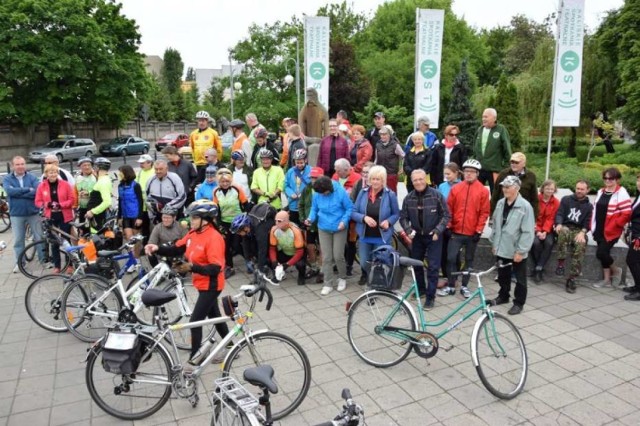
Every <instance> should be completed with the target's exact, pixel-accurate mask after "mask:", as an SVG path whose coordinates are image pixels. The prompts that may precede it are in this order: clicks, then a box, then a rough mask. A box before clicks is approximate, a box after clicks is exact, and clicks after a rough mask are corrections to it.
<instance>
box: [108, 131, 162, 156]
mask: <svg viewBox="0 0 640 426" xmlns="http://www.w3.org/2000/svg"><path fill="white" fill-rule="evenodd" d="M149 145H150V144H149V142H147V141H145V140H144V139H142V138H139V137H136V136H132V135H123V136H119V137H117V138H114V139H112V140H111V141H109V143H106V144H104V145H101V146H100V154H102V155H104V156H110V155H118V156H122V155H132V154H146V153H147V152H149Z"/></svg>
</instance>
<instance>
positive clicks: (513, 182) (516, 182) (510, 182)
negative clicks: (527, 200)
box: [500, 175, 522, 187]
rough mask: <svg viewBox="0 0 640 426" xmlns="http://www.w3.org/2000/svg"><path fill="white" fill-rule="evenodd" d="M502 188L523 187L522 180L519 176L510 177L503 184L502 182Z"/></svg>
mask: <svg viewBox="0 0 640 426" xmlns="http://www.w3.org/2000/svg"><path fill="white" fill-rule="evenodd" d="M500 185H501V186H518V187H519V186H521V185H522V184H521V182H520V179H519V178H518V176H513V175H509V176H507V177H506V178H504V180H503V181H502V182H500Z"/></svg>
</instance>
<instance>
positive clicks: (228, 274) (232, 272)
mask: <svg viewBox="0 0 640 426" xmlns="http://www.w3.org/2000/svg"><path fill="white" fill-rule="evenodd" d="M235 274H236V270H235V269H233V268H231V267H229V266H225V268H224V278H225V279H229V277H232V276H234V275H235Z"/></svg>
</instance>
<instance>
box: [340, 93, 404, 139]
mask: <svg viewBox="0 0 640 426" xmlns="http://www.w3.org/2000/svg"><path fill="white" fill-rule="evenodd" d="M378 111H382V112H384V115H385V118H386V120H385V123H386V124H388V125H390V126H391V127H392V128H393V131H394V132H395V134H396V136H397V138H398V140H399V141H400V142H401V143H403V144H404V142H405V140H406V139H407V137H408V136H409V135H410V134H411V132H413V115H411V114H409V112H408V111H407V109H406V108H405V107H401V106H397V105H396V106H392V107H387V106H385V105H383V104H381V103H380V102H379V100H378V98H376V97H375V96H374V97H372V98H371V99H369V103H368V104H367V105H366V106H365V107H364V110H363V111H362V112H356V113H355V114H354V118H355V120H353V121H352V122H353V123H359V124H362V125H363V126H364V127H365V128H371V127H372V126H371V125H370V124H369V123H371V121H372V120H371V117H373V114H375V113H376V112H378Z"/></svg>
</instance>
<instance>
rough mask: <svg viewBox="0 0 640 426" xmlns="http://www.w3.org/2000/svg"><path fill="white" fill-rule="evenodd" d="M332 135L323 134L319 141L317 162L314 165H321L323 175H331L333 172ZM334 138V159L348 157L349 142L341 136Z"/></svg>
mask: <svg viewBox="0 0 640 426" xmlns="http://www.w3.org/2000/svg"><path fill="white" fill-rule="evenodd" d="M333 137H334V136H331V135H329V136H325V137H324V138H323V139H322V141H320V150H319V151H318V162H317V164H316V166H318V167H322V170H324V175H325V176H329V177H331V176H333V173H334V172H335V169H334V165H333V164H331V142H332V138H333ZM335 138H336V160H337V159H338V158H346V159H347V160H348V159H349V143H348V142H347V141H346V140H345V138H343V137H342V136H335Z"/></svg>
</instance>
